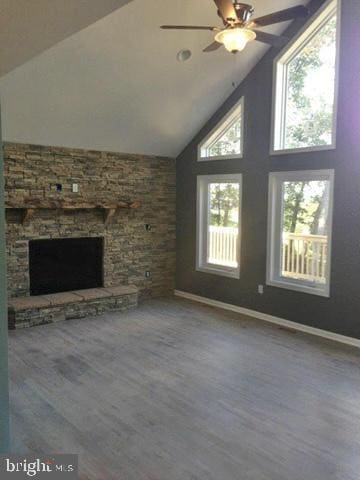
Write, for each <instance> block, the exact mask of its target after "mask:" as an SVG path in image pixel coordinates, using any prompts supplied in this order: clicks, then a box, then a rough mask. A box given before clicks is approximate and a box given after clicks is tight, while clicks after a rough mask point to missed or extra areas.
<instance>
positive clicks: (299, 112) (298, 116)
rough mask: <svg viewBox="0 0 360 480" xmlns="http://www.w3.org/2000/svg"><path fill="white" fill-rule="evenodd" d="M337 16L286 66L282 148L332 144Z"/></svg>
mask: <svg viewBox="0 0 360 480" xmlns="http://www.w3.org/2000/svg"><path fill="white" fill-rule="evenodd" d="M335 58H336V15H334V16H333V17H332V18H331V19H330V20H329V21H328V22H327V23H326V24H325V25H324V26H323V27H322V28H321V30H320V31H319V32H317V34H316V35H315V36H314V37H312V38H311V40H310V41H309V42H308V43H307V44H306V45H305V46H304V47H303V48H302V50H301V51H300V52H299V53H298V54H297V55H296V56H295V57H294V58H293V59H292V60H291V62H290V63H289V64H288V91H287V95H288V100H287V105H286V133H285V137H286V138H285V148H299V147H309V146H320V145H327V144H329V143H330V142H331V133H332V118H333V99H334V83H335Z"/></svg>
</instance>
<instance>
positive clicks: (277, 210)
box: [266, 170, 335, 298]
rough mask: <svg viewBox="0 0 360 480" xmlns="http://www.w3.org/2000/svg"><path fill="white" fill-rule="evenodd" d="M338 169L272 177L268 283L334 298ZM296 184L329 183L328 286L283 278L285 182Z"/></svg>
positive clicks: (277, 173)
mask: <svg viewBox="0 0 360 480" xmlns="http://www.w3.org/2000/svg"><path fill="white" fill-rule="evenodd" d="M334 180H335V172H334V170H295V171H290V172H271V173H270V174H269V193H268V234H267V265H266V284H267V285H270V286H273V287H279V288H285V289H287V290H295V291H298V292H303V293H308V294H312V295H318V296H321V297H328V298H329V297H330V285H331V258H332V225H333V205H334ZM287 181H290V182H293V181H294V182H296V181H329V205H328V225H327V228H328V242H327V262H326V280H327V281H326V284H325V285H319V284H315V283H312V282H309V281H306V280H299V279H294V278H286V277H283V276H281V273H280V272H281V263H280V262H281V234H282V222H283V201H282V200H283V198H282V184H283V182H287Z"/></svg>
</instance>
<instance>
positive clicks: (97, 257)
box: [29, 237, 104, 295]
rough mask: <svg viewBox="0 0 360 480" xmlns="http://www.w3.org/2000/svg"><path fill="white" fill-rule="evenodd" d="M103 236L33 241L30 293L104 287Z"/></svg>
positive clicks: (30, 265)
mask: <svg viewBox="0 0 360 480" xmlns="http://www.w3.org/2000/svg"><path fill="white" fill-rule="evenodd" d="M103 251H104V241H103V238H100V237H96V238H94V237H93V238H62V239H46V240H31V241H30V242H29V270H30V295H45V294H48V293H58V292H69V291H71V290H82V289H86V288H96V287H102V286H103Z"/></svg>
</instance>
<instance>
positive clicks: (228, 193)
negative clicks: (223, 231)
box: [210, 183, 239, 227]
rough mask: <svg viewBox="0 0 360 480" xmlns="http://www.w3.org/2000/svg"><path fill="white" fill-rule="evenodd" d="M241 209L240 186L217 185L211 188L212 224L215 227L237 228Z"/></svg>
mask: <svg viewBox="0 0 360 480" xmlns="http://www.w3.org/2000/svg"><path fill="white" fill-rule="evenodd" d="M238 208H239V185H238V184H237V183H216V184H211V187H210V212H211V214H210V215H211V218H210V224H211V225H214V226H222V227H233V226H237V224H238V221H237V218H235V217H236V216H237V213H238Z"/></svg>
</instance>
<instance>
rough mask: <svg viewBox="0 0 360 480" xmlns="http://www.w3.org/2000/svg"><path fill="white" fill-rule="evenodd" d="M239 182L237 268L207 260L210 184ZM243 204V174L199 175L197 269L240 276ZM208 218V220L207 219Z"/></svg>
mask: <svg viewBox="0 0 360 480" xmlns="http://www.w3.org/2000/svg"><path fill="white" fill-rule="evenodd" d="M222 182H230V183H238V184H239V224H238V229H239V235H238V244H237V261H238V266H237V268H233V267H226V266H223V265H215V264H212V263H208V262H207V261H206V256H207V216H208V197H207V192H208V186H209V184H210V183H222ZM241 204H242V174H241V173H231V174H222V175H198V177H197V216H196V218H197V221H196V270H197V271H199V272H205V273H213V274H216V275H221V276H224V277H231V278H236V279H239V278H240V250H241ZM205 220H206V221H205Z"/></svg>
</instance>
